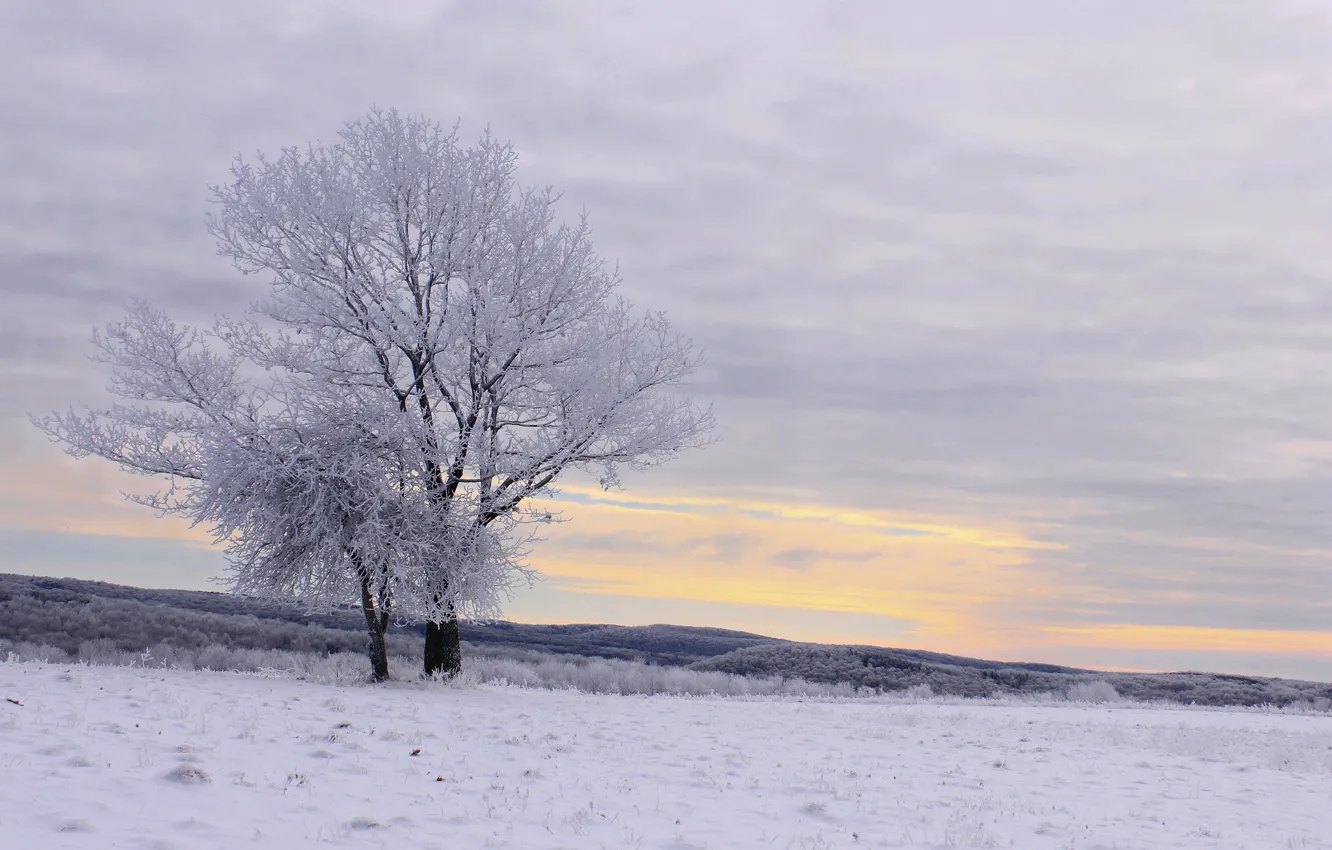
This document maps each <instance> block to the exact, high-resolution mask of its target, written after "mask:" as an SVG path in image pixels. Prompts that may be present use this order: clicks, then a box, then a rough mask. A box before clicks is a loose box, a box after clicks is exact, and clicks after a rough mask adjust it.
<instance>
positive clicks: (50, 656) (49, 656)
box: [5, 641, 69, 664]
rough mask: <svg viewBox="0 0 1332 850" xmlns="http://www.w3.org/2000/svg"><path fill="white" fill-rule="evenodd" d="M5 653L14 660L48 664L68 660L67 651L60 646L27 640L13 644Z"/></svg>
mask: <svg viewBox="0 0 1332 850" xmlns="http://www.w3.org/2000/svg"><path fill="white" fill-rule="evenodd" d="M5 655H6V656H7V657H9V656H12V657H13V660H14V661H44V662H46V663H48V664H60V663H62V662H65V661H68V660H69V653H68V652H65V650H63V649H61V648H60V647H57V646H51V645H49V644H45V643H29V642H27V641H20V642H18V643H16V644H13V645H12V646H11V647H10V648H9V649H8V650H7V651H6V653H5Z"/></svg>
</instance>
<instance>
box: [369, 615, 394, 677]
mask: <svg viewBox="0 0 1332 850" xmlns="http://www.w3.org/2000/svg"><path fill="white" fill-rule="evenodd" d="M365 619H366V622H368V623H369V624H370V669H371V675H372V676H373V677H374V680H375V681H376V682H387V681H388V677H389V669H388V642H387V641H385V640H384V630H383V629H380V628H377V626H378V625H379V623H378V622H377V619H378V618H376V617H375V615H374V614H373V613H370V614H368V615H367V616H366V618H365Z"/></svg>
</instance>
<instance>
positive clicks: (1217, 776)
mask: <svg viewBox="0 0 1332 850" xmlns="http://www.w3.org/2000/svg"><path fill="white" fill-rule="evenodd" d="M8 700H17V701H18V702H21V703H22V705H21V706H20V705H15V704H13V703H11V702H9V701H8ZM418 750H419V752H418V753H417V754H416V755H413V753H414V752H417V751H418ZM0 768H3V771H2V772H0V846H2V847H5V848H11V847H12V848H20V847H22V848H29V847H32V848H37V847H96V848H111V847H134V848H139V847H142V848H171V847H181V848H185V847H210V848H211V847H217V848H235V847H293V846H305V845H312V844H324V843H326V844H333V845H340V846H349V847H395V848H431V847H439V848H450V849H451V850H458V849H459V848H474V847H475V848H481V847H512V848H616V850H619V848H644V850H647V848H653V849H654V850H655V849H656V848H661V849H662V850H695V848H747V847H764V848H768V847H772V848H835V847H836V848H858V847H915V848H923V847H941V846H942V847H1020V848H1085V850H1091V848H1112V847H1113V848H1173V847H1208V848H1235V849H1236V850H1237V849H1238V848H1246V847H1252V848H1283V850H1289V848H1325V847H1332V717H1326V716H1297V715H1284V714H1263V713H1254V712H1238V711H1237V712H1222V711H1186V710H1170V709H1163V708H1140V707H1092V706H1079V705H1066V706H1023V705H984V704H975V703H958V702H954V703H952V704H940V703H934V702H921V703H909V702H907V703H903V702H899V703H891V702H870V701H859V702H858V701H851V700H848V701H844V702H817V701H797V700H753V701H745V700H738V699H700V698H678V697H618V696H593V695H587V694H579V693H573V692H552V691H541V690H525V689H520V688H511V687H499V686H475V685H474V686H463V687H449V686H440V685H423V684H391V685H388V686H386V687H347V686H333V685H321V684H312V683H308V682H301V681H297V680H293V679H284V678H265V677H262V676H252V675H250V676H247V675H240V674H226V673H208V672H185V671H176V670H153V669H147V670H145V669H141V668H138V669H136V668H123V667H88V666H79V665H51V664H40V663H24V664H19V663H0Z"/></svg>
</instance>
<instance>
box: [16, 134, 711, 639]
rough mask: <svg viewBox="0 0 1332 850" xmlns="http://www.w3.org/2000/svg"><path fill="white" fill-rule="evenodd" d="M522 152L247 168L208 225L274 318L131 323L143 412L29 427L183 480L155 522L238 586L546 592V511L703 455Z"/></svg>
mask: <svg viewBox="0 0 1332 850" xmlns="http://www.w3.org/2000/svg"><path fill="white" fill-rule="evenodd" d="M515 160H516V155H515V153H514V151H513V148H512V147H511V146H510V145H508V144H504V143H500V142H497V141H496V140H494V139H493V138H492V137H490V136H489V135H486V136H483V137H482V138H481V140H480V142H479V143H478V144H477V145H476V146H474V147H470V148H468V147H461V146H460V145H459V143H458V138H457V133H456V130H455V131H453V132H446V131H444V130H443V129H442V128H441V127H440V126H439V125H437V124H434V123H431V122H429V121H426V120H424V119H421V118H418V117H415V116H404V115H400V114H399V113H397V112H394V111H389V112H379V111H375V112H372V113H371V114H370V115H369V116H367V117H366V118H365V119H363V120H360V121H356V122H352V123H350V124H348V125H346V126H345V127H344V128H343V130H342V131H341V134H340V140H339V141H338V142H336V143H334V144H331V145H328V146H323V145H313V146H310V147H308V148H306V149H304V150H299V149H296V148H289V149H286V150H283V151H282V153H281V154H280V155H279V156H278V157H276V158H275V159H267V158H264V157H262V156H260V157H258V158H257V159H256V160H255V161H254V162H246V161H244V160H243V159H240V158H238V159H237V160H236V162H235V163H234V165H233V167H232V178H233V179H232V181H231V182H230V183H229V184H226V185H223V186H218V187H214V189H213V195H214V200H215V201H216V203H217V212H216V214H215V215H213V216H210V218H209V222H208V226H209V230H210V232H211V233H212V234H213V235H214V236H215V237H216V238H217V241H218V246H219V250H220V252H221V253H222V254H224V255H226V256H229V257H230V258H231V259H232V260H233V262H234V263H235V265H236V266H237V268H239V269H240V270H241V271H243V272H246V273H260V274H265V275H268V276H271V278H272V283H273V290H272V294H271V297H270V298H268V299H267V300H265V301H263V302H261V303H259V304H257V305H254V306H253V307H252V308H251V315H249V316H248V317H246V318H245V319H244V320H227V319H222V320H219V321H218V322H217V324H216V325H215V326H214V327H213V328H210V329H198V328H189V327H181V326H177V325H176V324H174V323H173V322H171V320H170V319H168V317H167V316H165V315H164V314H163V313H162V312H160V311H158V310H156V309H154V308H152V307H151V306H149V305H146V304H136V305H134V306H133V308H132V309H131V312H130V314H129V316H128V317H127V318H126V320H125V321H123V322H121V323H118V324H115V325H112V326H110V327H109V328H108V329H107V331H106V332H105V334H102V335H99V336H98V337H97V339H96V343H97V346H98V348H99V351H100V359H101V360H103V361H104V362H106V363H108V364H109V365H110V366H111V369H112V381H111V386H110V389H111V390H112V392H114V393H115V394H116V395H118V396H119V397H120V398H122V399H124V400H125V403H122V404H118V405H116V406H113V407H111V408H109V409H107V410H103V411H95V412H88V413H76V412H74V411H71V412H69V413H67V414H63V415H56V416H52V417H47V418H45V419H40V420H35V421H36V422H37V424H38V425H39V427H42V428H43V429H44V430H46V431H47V432H48V433H49V434H51V435H52V436H54V437H55V438H57V439H59V440H61V441H63V442H64V443H65V444H66V445H67V448H68V451H70V452H71V453H72V454H75V455H98V456H101V457H104V458H108V459H110V460H113V461H115V462H117V463H118V464H120V465H121V466H122V467H125V468H127V469H129V470H131V471H134V472H139V473H143V474H147V475H155V476H164V477H165V478H166V480H167V483H166V485H165V487H164V488H163V489H162V490H160V491H158V492H156V493H154V494H152V495H150V496H146V497H142V498H141V499H140V501H142V502H144V503H145V504H148V505H150V506H152V507H154V508H156V509H158V510H159V511H162V512H175V513H180V514H183V515H185V516H187V517H189V518H191V519H192V520H194V521H195V522H197V523H203V524H206V525H207V526H209V527H210V528H212V529H213V533H214V534H215V536H216V537H217V539H218V540H219V541H220V542H222V543H224V544H225V545H226V546H227V547H228V550H229V554H230V558H231V563H232V567H233V570H234V575H233V578H234V581H235V585H236V587H237V589H239V590H242V591H246V592H251V593H262V594H267V595H278V596H285V597H297V598H306V599H316V600H348V599H349V597H350V598H353V599H356V600H357V601H360V602H362V603H363V604H366V605H368V606H371V607H373V608H374V609H375V610H376V611H378V612H379V613H380V614H381V615H383V616H387V614H388V612H389V611H390V610H393V611H397V612H399V613H401V614H410V615H414V616H420V617H423V618H426V619H430V620H444V619H450V618H453V617H455V616H458V615H469V614H471V615H486V614H490V613H493V612H495V611H496V610H497V606H498V604H499V602H500V601H501V599H502V597H503V596H504V594H505V591H506V590H507V589H508V588H509V587H510V586H511V585H512V583H513V582H514V581H515V580H517V581H521V580H523V579H524V578H525V577H528V576H529V575H530V571H529V570H528V568H527V567H526V566H524V555H525V547H526V544H527V542H528V539H529V537H528V535H527V534H525V533H524V531H523V526H524V524H525V523H527V522H530V521H533V520H538V519H543V518H546V517H547V515H546V514H545V512H544V511H530V510H529V500H530V498H531V497H532V496H534V495H536V494H538V493H540V492H542V491H543V490H547V489H549V488H550V487H551V485H552V484H553V483H554V482H555V481H556V479H557V478H558V477H559V476H560V475H561V474H562V473H564V472H565V471H566V470H569V469H581V470H585V471H588V472H591V473H593V474H594V475H596V476H597V477H598V478H599V480H601V482H602V483H603V486H607V487H609V486H613V485H615V484H616V483H617V482H618V478H617V469H619V468H621V467H629V468H642V467H647V466H651V465H654V464H657V463H660V462H662V461H665V460H667V459H669V458H670V457H672V456H674V455H675V454H676V453H677V452H679V451H681V450H683V449H686V448H690V447H695V446H700V445H702V444H703V443H704V442H706V441H707V439H708V434H709V431H710V429H711V426H712V416H711V413H710V411H708V410H704V409H700V408H698V407H696V406H695V405H694V404H693V403H692V402H690V401H689V400H688V399H685V398H683V397H681V396H679V395H678V394H676V393H675V392H674V388H675V387H676V385H677V384H679V383H680V382H681V381H682V380H683V379H684V378H686V377H687V376H688V375H689V374H690V373H691V372H692V371H693V370H694V369H695V368H696V367H697V365H698V363H699V358H698V355H697V354H696V352H695V351H694V349H693V347H692V345H691V343H690V342H689V340H687V339H685V338H684V337H682V336H680V335H679V334H678V333H676V332H675V331H674V330H673V329H672V328H671V325H670V323H669V322H668V321H667V319H666V317H665V316H664V315H662V314H660V313H651V312H648V313H642V312H637V311H635V310H634V309H632V308H631V307H630V305H628V304H627V303H625V302H624V301H623V300H621V299H619V298H618V297H617V296H616V295H615V290H616V286H617V284H618V282H619V280H618V275H617V274H616V273H615V272H614V271H612V270H610V269H608V268H607V267H606V264H605V262H604V261H603V260H602V259H601V257H600V256H598V255H597V254H596V253H595V251H594V250H593V248H592V244H591V241H590V232H589V228H588V224H587V221H586V219H585V218H583V219H580V220H579V221H578V222H577V223H576V224H573V225H565V224H559V223H557V221H556V217H555V210H554V204H555V201H556V196H555V195H554V194H553V193H552V192H551V191H550V190H536V189H528V188H523V187H521V186H519V185H518V184H517V183H516V181H515V178H514V170H515Z"/></svg>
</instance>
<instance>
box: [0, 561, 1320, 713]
mask: <svg viewBox="0 0 1332 850" xmlns="http://www.w3.org/2000/svg"><path fill="white" fill-rule="evenodd" d="M423 634H424V627H423V626H422V625H419V624H404V625H396V626H394V627H393V628H392V629H390V632H389V635H388V641H389V646H390V652H391V654H393V655H396V656H409V657H419V655H420V653H421V646H422V641H423ZM462 636H463V640H464V641H465V645H466V648H467V649H468V650H470V651H471V652H472V653H474V654H479V655H484V656H486V657H487V658H495V657H497V656H498V657H512V658H515V659H523V660H525V661H531V660H532V659H533V658H539V657H563V658H565V659H569V660H576V659H578V658H601V659H617V660H620V661H630V662H641V663H643V664H647V665H653V666H660V667H678V668H686V669H690V670H695V671H699V672H708V671H712V672H718V673H727V674H733V675H740V676H749V677H774V676H780V677H783V678H785V679H792V680H805V681H808V682H815V683H822V684H834V685H847V686H851V687H854V688H859V689H868V690H872V691H880V692H884V691H902V690H907V689H916V691H917V692H919V691H920V690H921V689H922V688H926V687H928V689H929V692H932V693H934V694H939V695H952V696H965V697H994V696H1003V695H1007V694H1038V693H1053V694H1066V693H1069V692H1070V689H1071V688H1075V687H1077V686H1079V685H1080V684H1087V685H1089V684H1095V683H1100V682H1105V683H1109V685H1111V686H1113V689H1114V690H1113V692H1111V693H1117V694H1118V695H1119V696H1120V697H1123V698H1126V699H1133V700H1142V701H1158V700H1160V701H1169V702H1177V703H1193V704H1198V705H1212V706H1221V705H1245V706H1253V705H1275V706H1290V705H1296V704H1299V705H1306V704H1307V705H1308V706H1310V707H1312V708H1317V709H1320V710H1327V708H1328V707H1329V706H1332V685H1329V684H1326V683H1318V682H1302V681H1295V680H1289V679H1272V678H1260V677H1254V676H1231V675H1221V674H1213V673H1106V672H1097V671H1092V670H1080V669H1075V668H1071V667H1059V666H1055V665H1050V664H1024V663H1009V662H1000V661H983V660H979V659H975V658H964V657H960V656H953V655H942V654H939V653H932V652H924V651H920V650H910V649H885V648H882V647H873V646H838V645H824V644H810V643H796V642H793V641H785V640H780V639H777V638H770V637H764V636H762V635H755V634H748V633H746V632H737V631H730V630H727V629H711V628H695V627H689V626H667V625H657V626H610V625H595V624H580V625H562V626H561V625H524V624H520V623H508V622H489V623H464V624H463V625H462ZM20 645H22V646H25V647H27V648H28V651H27V652H25V653H23V655H24V656H25V657H33V656H40V657H48V658H51V659H52V660H76V659H80V658H83V659H84V660H88V659H89V658H94V657H97V656H98V654H99V653H104V651H105V649H106V648H107V647H109V646H114V648H115V649H117V650H120V651H126V652H142V651H146V650H150V649H152V648H155V647H156V648H158V652H157V655H158V656H159V657H161V656H162V654H163V650H164V649H165V648H176V649H179V650H196V651H197V650H204V649H207V648H209V647H224V648H227V649H232V650H281V651H285V652H297V653H314V654H334V653H363V652H364V650H365V645H366V635H365V622H364V619H363V618H362V616H361V613H360V611H359V610H357V609H350V608H349V609H333V610H329V609H322V610H311V609H309V608H306V607H304V606H301V605H296V604H284V603H281V602H273V601H268V600H259V599H250V598H245V597H239V596H234V595H230V594H225V593H208V592H200V591H184V590H148V589H143V588H136V587H127V586H123V585H116V584H107V583H104V582H94V581H78V580H75V579H56V578H43V577H36V576H20V575H9V574H3V573H0V659H3V658H4V656H5V650H6V648H7V647H18V646H20ZM33 648H38V649H39V650H40V651H36V652H34V650H33Z"/></svg>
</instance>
